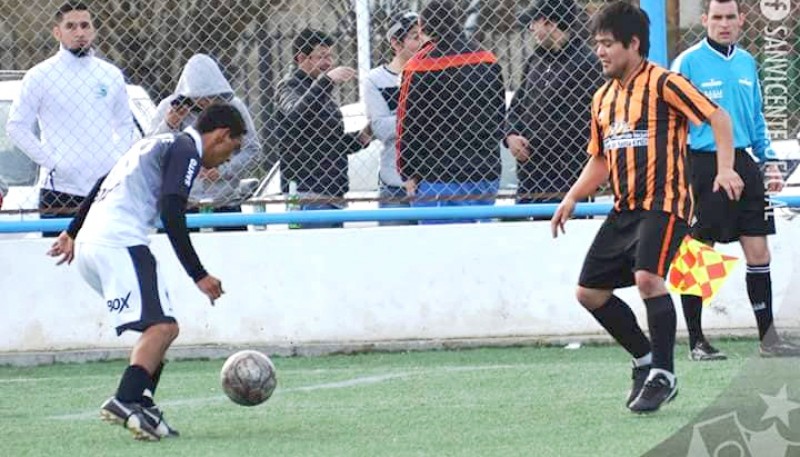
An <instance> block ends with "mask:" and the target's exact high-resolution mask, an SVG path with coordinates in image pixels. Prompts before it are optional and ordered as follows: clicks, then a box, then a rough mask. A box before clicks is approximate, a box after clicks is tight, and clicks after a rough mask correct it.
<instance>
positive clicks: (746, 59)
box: [672, 0, 800, 360]
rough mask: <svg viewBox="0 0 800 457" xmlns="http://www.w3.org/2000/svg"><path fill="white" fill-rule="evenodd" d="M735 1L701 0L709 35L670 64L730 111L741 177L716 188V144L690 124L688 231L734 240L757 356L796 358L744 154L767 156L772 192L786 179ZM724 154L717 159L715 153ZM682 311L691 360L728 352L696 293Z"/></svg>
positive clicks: (766, 227) (766, 225) (760, 202)
mask: <svg viewBox="0 0 800 457" xmlns="http://www.w3.org/2000/svg"><path fill="white" fill-rule="evenodd" d="M739 5H740V2H738V1H737V0H711V1H706V2H705V3H704V7H705V12H704V13H703V16H702V21H703V25H704V26H705V27H706V38H705V39H703V40H702V41H700V42H699V43H697V44H695V45H694V46H692V47H691V48H689V49H687V50H686V51H684V52H683V53H682V54H681V55H679V56H678V58H677V59H675V62H673V64H672V68H673V70H675V71H679V72H680V73H681V74H683V75H684V76H686V77H687V78H689V80H690V81H692V82H693V83H694V84H696V85H697V86H698V87H701V88H703V89H704V90H705V91H706V94H707V95H708V96H709V97H710V98H711V99H712V100H714V101H715V102H717V103H719V104H720V106H722V107H723V108H725V110H726V111H727V112H729V113H730V114H731V118H732V119H733V133H734V146H735V147H736V156H735V159H734V165H733V167H734V169H735V170H736V172H737V173H739V174H740V175H741V176H742V179H744V182H745V186H744V193H743V194H742V199H741V200H739V201H738V202H737V201H731V200H729V199H728V198H726V197H725V195H724V193H721V192H714V188H713V185H714V174H715V171H716V170H717V143H716V141H715V139H714V136H713V134H712V130H711V126H709V125H708V124H702V125H700V126H691V127H690V128H689V142H690V144H691V149H690V152H691V155H690V157H691V161H692V175H691V179H692V182H691V183H692V189H693V190H694V201H695V204H696V205H697V206H696V208H697V213H696V216H697V219H696V221H695V223H694V226H693V227H692V236H693V237H695V238H696V239H698V240H700V241H703V242H705V243H708V244H712V245H713V244H714V243H715V242H718V243H730V242H732V241H737V240H738V241H739V244H741V246H742V251H743V252H744V257H745V259H746V261H747V269H746V271H747V273H746V276H745V278H746V283H747V294H748V296H749V298H750V304H751V305H752V308H753V314H754V315H755V318H756V324H757V325H758V336H759V338H760V340H761V345H760V353H761V356H762V357H785V356H793V357H794V356H800V347H799V346H797V345H796V344H794V343H792V342H791V341H788V340H784V339H782V338H780V337H779V336H778V332H777V331H776V330H775V326H774V322H773V315H772V280H771V277H770V266H769V264H770V253H769V245H768V243H767V235H773V234H775V219H774V216H773V214H772V211H768V210H767V200H766V195H765V192H764V183H765V177H764V174H763V173H762V172H761V170H759V168H758V164H757V163H756V162H755V161H754V160H753V158H752V157H751V156H750V154H749V153H748V152H747V148H752V150H753V154H754V155H755V156H756V157H757V158H758V159H759V161H761V162H766V163H767V165H766V171H767V178H768V181H767V184H768V186H769V190H770V191H772V192H778V191H780V190H781V188H782V186H783V178H782V176H781V171H780V169H779V168H778V163H777V161H776V155H775V152H774V151H773V150H772V147H771V143H770V138H769V132H768V131H767V124H766V121H765V119H764V113H763V109H764V108H763V101H762V98H761V85H760V84H759V79H758V66H757V64H756V61H755V59H753V56H751V55H750V54H749V53H748V52H747V51H745V50H744V49H742V48H740V47H739V46H738V45H737V44H736V40H737V39H738V38H739V32H740V30H741V27H742V25H743V24H744V14H742V13H741V10H740V9H739ZM720 160H722V159H720ZM681 302H682V304H683V315H684V317H685V318H686V327H687V329H688V330H689V358H690V359H691V360H718V359H724V358H725V355H724V354H722V353H721V352H720V351H718V350H717V349H716V348H714V347H713V346H712V345H711V344H709V343H708V341H707V340H706V338H705V336H704V335H703V329H702V325H701V320H702V310H703V304H702V299H701V298H700V297H697V296H694V295H683V296H681Z"/></svg>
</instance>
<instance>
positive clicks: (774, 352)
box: [759, 339, 800, 358]
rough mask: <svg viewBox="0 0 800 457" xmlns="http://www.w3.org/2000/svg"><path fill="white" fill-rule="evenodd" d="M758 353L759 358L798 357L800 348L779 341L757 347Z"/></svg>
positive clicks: (785, 341)
mask: <svg viewBox="0 0 800 457" xmlns="http://www.w3.org/2000/svg"><path fill="white" fill-rule="evenodd" d="M759 353H760V355H761V357H765V358H771V357H800V346H798V345H797V344H795V343H792V342H791V341H787V340H784V339H779V340H777V341H775V342H774V343H771V344H764V343H763V342H762V343H761V345H760V346H759Z"/></svg>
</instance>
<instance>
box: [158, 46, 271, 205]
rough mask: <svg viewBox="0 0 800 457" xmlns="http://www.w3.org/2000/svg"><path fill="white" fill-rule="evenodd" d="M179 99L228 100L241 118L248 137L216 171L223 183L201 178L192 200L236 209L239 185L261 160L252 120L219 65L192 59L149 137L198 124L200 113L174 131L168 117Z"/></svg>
mask: <svg viewBox="0 0 800 457" xmlns="http://www.w3.org/2000/svg"><path fill="white" fill-rule="evenodd" d="M178 96H184V97H188V98H193V99H197V98H200V97H214V98H220V99H222V100H225V101H226V102H228V103H230V104H231V105H233V106H235V107H236V109H238V110H239V112H240V113H241V114H242V118H244V122H245V127H246V128H247V133H246V134H245V135H244V138H243V139H242V147H241V149H240V150H239V151H236V152H235V153H234V154H233V155H232V156H231V159H230V160H229V161H228V162H226V163H224V164H222V165H220V166H219V167H217V170H218V171H219V173H220V179H219V180H218V181H216V182H210V181H208V180H205V179H202V178H198V179H197V181H195V184H194V187H192V192H191V194H190V195H189V200H190V201H192V202H199V201H200V200H206V199H212V200H214V206H236V205H239V204H240V203H241V201H242V196H241V195H240V194H239V192H238V188H239V181H240V180H241V179H243V178H248V177H251V176H254V175H255V173H256V170H257V167H258V161H259V158H260V157H261V142H260V141H259V139H258V134H257V132H256V128H255V125H254V124H253V118H252V117H251V116H250V112H249V111H248V109H247V106H245V104H244V102H242V100H241V99H240V98H239V97H237V96H235V95H234V94H233V88H232V87H231V85H230V83H228V81H227V80H226V79H225V76H223V74H222V71H221V70H220V69H219V66H218V65H217V63H216V62H215V61H214V60H213V59H212V58H211V57H209V56H207V55H205V54H195V55H193V56H192V57H191V58H190V59H189V61H188V62H186V66H184V67H183V72H182V73H181V77H180V79H178V85H177V87H176V88H175V92H174V93H173V94H172V95H170V96H169V97H167V98H165V99H164V100H161V103H159V104H158V108H157V109H156V116H155V118H154V119H153V125H152V127H151V128H150V131H149V134H150V135H153V134H158V133H167V132H178V131H181V130H183V129H184V128H186V127H188V126H190V125H193V124H194V122H195V121H196V120H197V115H198V113H196V112H194V111H191V112H189V114H188V115H186V117H185V118H184V119H183V122H182V123H181V125H180V126H179V128H178V129H177V130H175V131H173V130H172V129H170V128H169V126H168V125H167V121H166V115H167V112H168V111H169V108H170V104H171V103H172V101H173V100H174V99H175V98H177V97H178Z"/></svg>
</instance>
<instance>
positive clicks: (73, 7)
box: [55, 2, 89, 24]
mask: <svg viewBox="0 0 800 457" xmlns="http://www.w3.org/2000/svg"><path fill="white" fill-rule="evenodd" d="M71 11H89V7H88V6H86V4H85V3H81V2H67V3H64V4H63V5H61V7H60V8H58V11H56V14H55V20H56V24H60V23H61V20H62V19H64V15H65V14H67V13H69V12H71Z"/></svg>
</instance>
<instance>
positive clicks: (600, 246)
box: [578, 210, 689, 290]
mask: <svg viewBox="0 0 800 457" xmlns="http://www.w3.org/2000/svg"><path fill="white" fill-rule="evenodd" d="M688 233H689V225H688V224H687V223H686V221H684V220H683V219H681V218H679V217H677V216H675V215H673V214H669V213H665V212H663V211H645V210H636V211H620V212H616V211H613V212H612V213H611V214H609V216H608V218H606V220H605V222H603V225H602V226H600V230H598V232H597V235H596V236H595V239H594V241H593V242H592V246H591V247H590V248H589V252H588V254H586V260H584V262H583V268H582V269H581V276H580V280H579V282H578V283H579V284H580V286H581V287H586V288H589V289H603V290H613V289H618V288H621V287H628V286H632V285H634V284H635V283H636V280H635V277H634V273H635V272H637V271H639V270H645V271H648V272H650V273H653V274H656V275H659V276H661V277H662V278H664V277H666V275H667V271H669V266H670V264H671V263H672V259H673V258H674V257H675V254H677V252H678V248H679V247H680V244H681V241H683V238H684V237H685V236H686V235H687V234H688Z"/></svg>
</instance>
